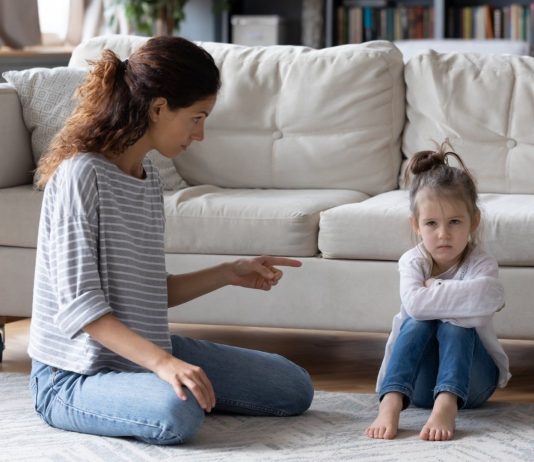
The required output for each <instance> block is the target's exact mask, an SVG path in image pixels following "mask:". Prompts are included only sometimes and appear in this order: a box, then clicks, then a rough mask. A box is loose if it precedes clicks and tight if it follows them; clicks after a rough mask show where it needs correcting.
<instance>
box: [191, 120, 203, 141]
mask: <svg viewBox="0 0 534 462" xmlns="http://www.w3.org/2000/svg"><path fill="white" fill-rule="evenodd" d="M191 138H192V139H194V140H195V141H202V140H203V139H204V124H203V123H202V124H199V125H198V126H197V127H196V128H195V131H194V132H193V134H192V135H191Z"/></svg>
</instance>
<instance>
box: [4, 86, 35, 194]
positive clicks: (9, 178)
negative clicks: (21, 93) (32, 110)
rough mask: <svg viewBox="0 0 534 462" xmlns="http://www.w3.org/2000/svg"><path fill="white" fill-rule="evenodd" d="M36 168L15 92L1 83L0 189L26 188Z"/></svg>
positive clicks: (28, 135) (12, 88)
mask: <svg viewBox="0 0 534 462" xmlns="http://www.w3.org/2000/svg"><path fill="white" fill-rule="evenodd" d="M34 168H35V165H34V163H33V157H32V149H31V143H30V134H29V133H28V130H27V129H26V125H24V120H23V118H22V106H21V104H20V101H19V97H18V95H17V92H16V91H15V88H14V87H12V86H11V85H9V84H6V83H0V188H9V187H12V186H19V185H23V184H29V183H31V182H32V179H33V172H32V170H33V169H34Z"/></svg>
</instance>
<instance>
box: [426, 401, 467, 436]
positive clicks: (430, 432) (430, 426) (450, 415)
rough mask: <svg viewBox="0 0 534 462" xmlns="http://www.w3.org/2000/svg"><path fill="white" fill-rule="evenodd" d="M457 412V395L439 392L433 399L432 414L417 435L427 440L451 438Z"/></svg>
mask: <svg viewBox="0 0 534 462" xmlns="http://www.w3.org/2000/svg"><path fill="white" fill-rule="evenodd" d="M457 414H458V397H457V396H456V395H453V394H452V393H448V392H443V393H440V394H439V395H438V396H437V397H436V401H434V407H433V408H432V414H430V417H429V418H428V420H427V422H426V424H425V425H424V426H423V429H422V430H421V433H419V437H420V438H421V439H422V440H427V441H447V440H451V439H452V437H453V435H454V428H455V420H456V415H457Z"/></svg>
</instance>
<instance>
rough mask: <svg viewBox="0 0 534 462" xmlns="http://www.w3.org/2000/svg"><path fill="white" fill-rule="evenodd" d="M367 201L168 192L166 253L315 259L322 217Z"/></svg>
mask: <svg viewBox="0 0 534 462" xmlns="http://www.w3.org/2000/svg"><path fill="white" fill-rule="evenodd" d="M367 197H368V196H367V195H365V194H363V193H360V192H357V191H348V190H298V189H297V190H276V189H223V188H219V187H216V186H210V185H203V186H194V187H190V188H186V189H183V190H181V191H178V192H175V193H173V194H169V193H167V194H165V215H166V219H167V222H166V232H165V247H166V248H165V250H166V251H167V252H169V253H204V254H231V255H257V254H271V255H290V256H313V255H316V254H317V234H318V225H319V213H320V212H321V211H323V210H326V209H329V208H331V207H336V206H338V205H340V204H346V203H351V202H359V201H361V200H364V199H366V198H367Z"/></svg>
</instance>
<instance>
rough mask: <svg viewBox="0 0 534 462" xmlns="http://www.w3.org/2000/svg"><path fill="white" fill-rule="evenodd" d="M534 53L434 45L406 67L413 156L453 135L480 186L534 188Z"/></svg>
mask: <svg viewBox="0 0 534 462" xmlns="http://www.w3.org/2000/svg"><path fill="white" fill-rule="evenodd" d="M533 79H534V59H533V58H532V57H528V56H509V55H492V56H482V55H478V54H470V53H451V54H439V53H436V52H434V51H429V52H426V53H423V54H420V55H417V56H415V57H413V58H412V59H410V61H409V62H408V63H407V64H406V68H405V80H406V100H407V108H406V115H407V123H406V127H405V130H404V138H403V151H404V153H405V155H406V156H408V157H410V156H412V155H413V154H414V153H415V152H417V151H419V150H422V149H431V148H432V147H433V144H432V140H435V141H437V142H441V141H443V140H444V139H445V138H449V140H450V141H451V144H452V146H453V147H454V149H455V150H456V151H457V152H458V153H459V154H460V155H461V156H462V158H463V160H464V161H465V162H466V164H467V166H468V167H469V168H470V169H471V170H472V171H473V173H474V174H475V176H476V178H477V180H478V185H479V190H480V191H481V192H496V193H521V194H523V193H526V194H531V193H534V182H533V181H532V177H531V174H532V173H531V172H532V171H534V148H533V147H532V146H533V143H534V137H533V133H534V132H533V130H532V121H533V120H534V85H533V83H532V82H533Z"/></svg>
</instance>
